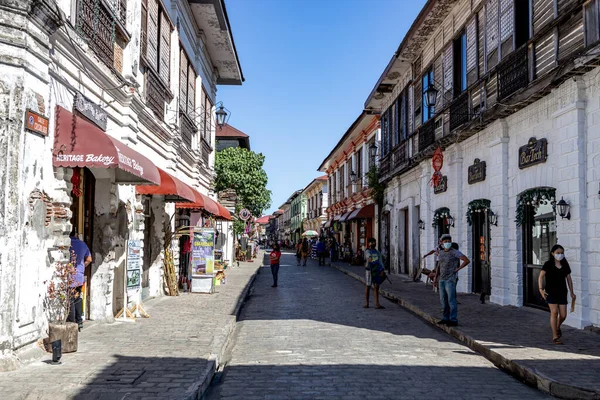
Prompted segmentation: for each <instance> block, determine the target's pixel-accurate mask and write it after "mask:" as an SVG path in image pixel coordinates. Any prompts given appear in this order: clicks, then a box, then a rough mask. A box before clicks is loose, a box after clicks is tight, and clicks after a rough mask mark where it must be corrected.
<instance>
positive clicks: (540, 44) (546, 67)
mask: <svg viewBox="0 0 600 400" xmlns="http://www.w3.org/2000/svg"><path fill="white" fill-rule="evenodd" d="M554 55H555V51H554V32H549V33H548V34H546V35H544V37H543V38H540V39H539V40H538V41H537V42H536V43H535V76H536V78H538V77H540V76H542V75H544V74H546V73H547V72H549V71H550V70H552V68H553V67H554V61H555V60H554Z"/></svg>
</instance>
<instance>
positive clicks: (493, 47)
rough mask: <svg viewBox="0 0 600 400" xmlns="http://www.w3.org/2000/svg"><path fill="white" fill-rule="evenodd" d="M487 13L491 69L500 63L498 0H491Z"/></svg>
mask: <svg viewBox="0 0 600 400" xmlns="http://www.w3.org/2000/svg"><path fill="white" fill-rule="evenodd" d="M486 14H487V15H486V45H487V57H488V70H490V69H492V68H493V67H495V66H496V64H498V41H499V37H498V0H490V2H489V3H488V5H487V7H486Z"/></svg>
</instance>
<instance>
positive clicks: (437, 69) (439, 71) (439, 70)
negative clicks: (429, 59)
mask: <svg viewBox="0 0 600 400" xmlns="http://www.w3.org/2000/svg"><path fill="white" fill-rule="evenodd" d="M442 57H443V56H439V57H438V58H436V59H435V61H434V62H433V76H434V78H435V79H436V80H440V77H442V76H444V73H443V67H442V64H443V58H442ZM436 83H437V82H436ZM436 86H437V85H436ZM442 94H443V90H440V91H439V92H438V95H437V100H436V104H438V106H437V108H438V109H441V108H442V107H443V106H444V104H445V102H444V96H442Z"/></svg>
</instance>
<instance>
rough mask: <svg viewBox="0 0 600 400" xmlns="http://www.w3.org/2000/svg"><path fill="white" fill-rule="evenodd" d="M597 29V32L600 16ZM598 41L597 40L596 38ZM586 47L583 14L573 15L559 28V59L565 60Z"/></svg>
mask: <svg viewBox="0 0 600 400" xmlns="http://www.w3.org/2000/svg"><path fill="white" fill-rule="evenodd" d="M595 16H596V21H595V22H596V25H595V29H596V32H597V29H598V28H597V26H598V25H597V24H598V19H597V18H598V15H597V14H595ZM596 41H597V38H596ZM583 47H584V33H583V14H582V13H576V14H573V16H572V17H571V19H569V20H568V21H566V22H565V23H564V24H563V25H561V26H560V27H559V28H558V59H559V60H563V59H565V58H567V57H569V56H571V55H572V54H574V53H576V52H577V51H579V50H582V49H583Z"/></svg>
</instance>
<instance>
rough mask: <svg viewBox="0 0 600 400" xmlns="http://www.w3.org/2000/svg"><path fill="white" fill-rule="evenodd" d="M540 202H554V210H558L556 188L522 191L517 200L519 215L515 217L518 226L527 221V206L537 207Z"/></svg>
mask: <svg viewBox="0 0 600 400" xmlns="http://www.w3.org/2000/svg"><path fill="white" fill-rule="evenodd" d="M540 204H552V211H554V212H556V189H554V188H535V189H529V190H527V191H525V192H523V193H521V195H520V196H519V198H518V200H517V216H516V218H515V222H516V223H517V226H521V225H523V224H524V223H525V206H528V205H531V206H534V207H537V206H539V205H540Z"/></svg>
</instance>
